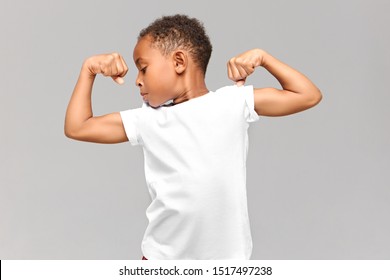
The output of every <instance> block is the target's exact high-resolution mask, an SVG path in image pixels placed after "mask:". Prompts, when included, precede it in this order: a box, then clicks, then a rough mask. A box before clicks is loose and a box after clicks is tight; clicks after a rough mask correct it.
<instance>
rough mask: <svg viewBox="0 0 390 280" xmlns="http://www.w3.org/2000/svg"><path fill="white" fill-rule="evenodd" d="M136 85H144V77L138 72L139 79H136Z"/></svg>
mask: <svg viewBox="0 0 390 280" xmlns="http://www.w3.org/2000/svg"><path fill="white" fill-rule="evenodd" d="M135 85H136V86H137V87H142V86H143V81H142V79H141V77H140V74H138V76H137V79H135Z"/></svg>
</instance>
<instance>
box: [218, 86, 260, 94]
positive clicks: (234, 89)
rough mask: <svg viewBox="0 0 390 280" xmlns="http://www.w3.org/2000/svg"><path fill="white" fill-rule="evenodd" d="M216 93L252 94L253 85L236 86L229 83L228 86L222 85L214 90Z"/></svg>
mask: <svg viewBox="0 0 390 280" xmlns="http://www.w3.org/2000/svg"><path fill="white" fill-rule="evenodd" d="M216 92H218V93H223V94H224V93H226V94H252V95H253V86H252V85H247V86H237V85H230V86H224V87H221V88H219V89H217V90H216Z"/></svg>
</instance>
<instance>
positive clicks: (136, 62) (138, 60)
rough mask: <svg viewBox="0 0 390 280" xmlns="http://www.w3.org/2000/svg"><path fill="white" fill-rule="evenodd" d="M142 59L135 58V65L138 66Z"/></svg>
mask: <svg viewBox="0 0 390 280" xmlns="http://www.w3.org/2000/svg"><path fill="white" fill-rule="evenodd" d="M142 60H143V59H142V57H139V58H137V60H136V61H135V65H137V66H139V65H140V61H142Z"/></svg>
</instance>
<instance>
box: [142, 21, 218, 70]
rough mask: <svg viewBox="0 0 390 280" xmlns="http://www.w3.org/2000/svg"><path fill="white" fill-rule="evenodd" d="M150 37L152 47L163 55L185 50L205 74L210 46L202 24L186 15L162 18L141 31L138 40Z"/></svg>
mask: <svg viewBox="0 0 390 280" xmlns="http://www.w3.org/2000/svg"><path fill="white" fill-rule="evenodd" d="M145 36H150V37H151V38H152V42H153V43H152V45H153V46H155V47H157V48H159V49H160V50H161V52H162V53H163V55H168V54H169V53H171V52H172V51H174V50H177V49H179V48H183V49H184V50H187V51H188V52H189V53H190V55H191V56H192V59H193V60H194V61H195V63H196V64H197V65H198V66H199V67H200V68H201V70H202V71H203V73H204V74H206V69H207V65H208V63H209V60H210V56H211V51H212V46H211V43H210V39H209V37H208V36H207V34H206V31H205V29H204V26H203V24H202V23H201V22H200V21H199V20H198V19H196V18H190V17H188V16H187V15H180V14H177V15H173V16H163V17H161V18H158V19H156V20H155V21H154V22H152V23H151V24H150V25H149V26H148V27H146V28H145V29H143V30H141V32H140V33H139V36H138V40H139V39H141V38H143V37H145Z"/></svg>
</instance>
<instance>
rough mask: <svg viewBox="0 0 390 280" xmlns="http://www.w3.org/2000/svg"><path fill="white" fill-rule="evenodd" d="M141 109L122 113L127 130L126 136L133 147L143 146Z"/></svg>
mask: <svg viewBox="0 0 390 280" xmlns="http://www.w3.org/2000/svg"><path fill="white" fill-rule="evenodd" d="M140 112H141V108H138V109H130V110H125V111H120V112H119V113H120V115H121V118H122V123H123V127H124V128H125V132H126V136H127V138H128V139H129V142H130V143H131V145H133V146H136V145H140V144H141V137H140V135H139V130H138V125H139V115H140Z"/></svg>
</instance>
